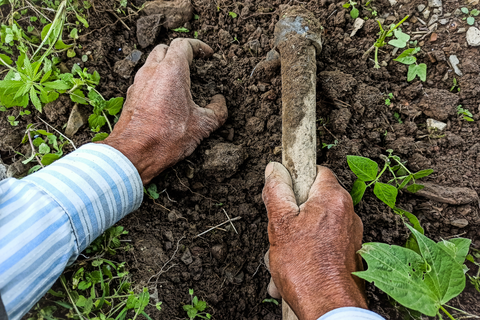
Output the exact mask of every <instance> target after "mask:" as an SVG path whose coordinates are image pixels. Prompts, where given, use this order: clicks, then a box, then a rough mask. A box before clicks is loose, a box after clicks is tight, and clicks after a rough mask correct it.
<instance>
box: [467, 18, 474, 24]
mask: <svg viewBox="0 0 480 320" xmlns="http://www.w3.org/2000/svg"><path fill="white" fill-rule="evenodd" d="M467 23H468V25H470V26H473V25H474V24H475V18H474V17H468V18H467Z"/></svg>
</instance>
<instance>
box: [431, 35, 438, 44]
mask: <svg viewBox="0 0 480 320" xmlns="http://www.w3.org/2000/svg"><path fill="white" fill-rule="evenodd" d="M437 39H438V34H436V33H432V35H431V36H430V42H434V41H437Z"/></svg>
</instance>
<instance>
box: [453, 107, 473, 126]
mask: <svg viewBox="0 0 480 320" xmlns="http://www.w3.org/2000/svg"><path fill="white" fill-rule="evenodd" d="M457 114H458V115H459V116H460V118H461V119H463V120H465V121H468V122H473V121H474V120H473V119H472V117H473V115H472V113H471V112H470V111H468V110H467V109H464V108H462V105H459V106H457Z"/></svg>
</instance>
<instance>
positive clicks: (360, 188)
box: [350, 179, 367, 206]
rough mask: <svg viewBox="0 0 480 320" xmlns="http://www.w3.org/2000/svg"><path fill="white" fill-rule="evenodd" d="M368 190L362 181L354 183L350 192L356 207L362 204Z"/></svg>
mask: <svg viewBox="0 0 480 320" xmlns="http://www.w3.org/2000/svg"><path fill="white" fill-rule="evenodd" d="M366 189H367V185H366V184H365V182H364V181H362V180H360V179H357V180H355V182H354V183H353V187H352V191H351V192H350V195H351V196H352V200H353V205H354V206H356V205H357V204H359V203H360V201H361V200H362V198H363V194H364V193H365V190H366Z"/></svg>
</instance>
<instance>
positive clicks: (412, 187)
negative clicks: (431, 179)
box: [407, 183, 425, 193]
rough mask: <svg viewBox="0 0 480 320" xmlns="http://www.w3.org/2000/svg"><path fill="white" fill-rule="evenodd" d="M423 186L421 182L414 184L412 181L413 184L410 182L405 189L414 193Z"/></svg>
mask: <svg viewBox="0 0 480 320" xmlns="http://www.w3.org/2000/svg"><path fill="white" fill-rule="evenodd" d="M423 188H425V186H423V185H421V184H415V183H414V184H412V185H409V186H408V187H407V190H408V191H409V192H411V193H415V192H417V191H419V190H422V189H423Z"/></svg>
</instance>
